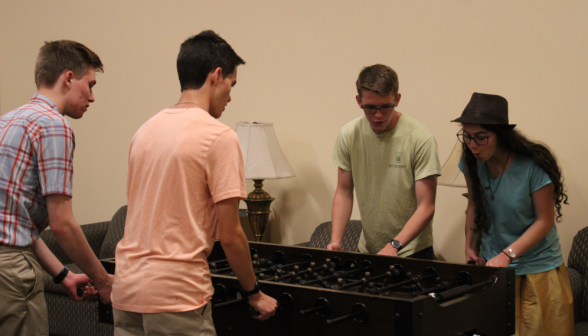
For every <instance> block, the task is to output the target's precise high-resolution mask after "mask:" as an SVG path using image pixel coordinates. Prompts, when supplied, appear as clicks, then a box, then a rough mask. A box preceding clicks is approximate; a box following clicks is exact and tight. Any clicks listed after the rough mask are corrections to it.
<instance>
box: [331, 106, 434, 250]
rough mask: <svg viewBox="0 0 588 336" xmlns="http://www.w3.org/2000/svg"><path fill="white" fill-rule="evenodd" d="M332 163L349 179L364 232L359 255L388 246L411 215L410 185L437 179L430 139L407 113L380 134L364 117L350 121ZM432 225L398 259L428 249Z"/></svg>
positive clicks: (412, 196) (412, 193) (412, 195)
mask: <svg viewBox="0 0 588 336" xmlns="http://www.w3.org/2000/svg"><path fill="white" fill-rule="evenodd" d="M331 161H333V162H334V163H335V164H337V165H338V166H339V167H340V168H341V169H344V170H347V171H350V172H351V173H352V175H353V184H354V186H355V192H356V195H357V201H358V204H359V212H360V215H361V224H362V227H363V231H362V233H361V237H360V239H359V251H360V252H362V253H370V254H375V253H378V252H379V251H380V250H381V249H382V248H384V246H385V245H386V244H388V243H390V241H391V240H392V239H394V237H396V235H397V234H398V233H399V232H400V230H402V228H403V227H404V225H405V224H406V222H407V221H408V220H409V219H410V217H411V216H412V215H413V214H414V212H415V210H416V207H417V202H416V193H415V181H417V180H420V179H423V178H425V177H427V176H431V175H440V174H441V165H440V164H439V154H438V153H437V143H436V142H435V138H433V135H432V134H431V132H429V130H428V129H427V128H426V127H425V126H423V125H422V124H421V123H420V122H418V121H416V120H415V119H413V118H411V117H409V116H407V115H406V114H403V115H402V116H401V117H400V120H399V121H398V124H396V126H395V127H394V128H393V129H392V130H391V131H389V132H387V133H385V134H381V135H377V134H376V133H374V131H373V130H372V129H371V127H370V124H369V122H368V120H367V119H366V118H365V116H362V117H360V118H357V119H355V120H353V121H351V122H350V123H348V124H347V125H345V126H344V127H343V128H342V129H341V132H340V133H339V137H338V138H337V142H336V143H335V148H334V149H333V154H332V155H331ZM432 223H433V222H432V221H431V223H429V225H427V227H426V228H425V229H424V230H423V231H422V232H421V233H420V234H419V235H418V236H417V237H416V238H415V239H414V240H413V241H411V242H410V243H408V244H407V245H406V246H405V247H404V248H403V249H402V250H400V253H399V255H400V256H409V255H411V254H413V253H416V252H419V251H421V250H423V249H425V248H427V247H429V246H432V245H433V227H432Z"/></svg>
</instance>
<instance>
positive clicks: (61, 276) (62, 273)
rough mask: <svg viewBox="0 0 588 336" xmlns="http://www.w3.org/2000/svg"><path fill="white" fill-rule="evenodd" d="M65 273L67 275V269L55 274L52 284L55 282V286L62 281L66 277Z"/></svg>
mask: <svg viewBox="0 0 588 336" xmlns="http://www.w3.org/2000/svg"><path fill="white" fill-rule="evenodd" d="M67 273H69V269H67V267H64V268H63V269H62V270H61V272H59V274H57V276H56V277H55V278H53V282H55V283H56V284H60V283H61V282H62V281H63V279H65V277H66V276H67Z"/></svg>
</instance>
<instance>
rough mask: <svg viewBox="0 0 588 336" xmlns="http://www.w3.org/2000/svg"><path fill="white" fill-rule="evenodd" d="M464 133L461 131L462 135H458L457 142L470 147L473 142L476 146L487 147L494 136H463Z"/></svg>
mask: <svg viewBox="0 0 588 336" xmlns="http://www.w3.org/2000/svg"><path fill="white" fill-rule="evenodd" d="M461 132H462V131H460V133H457V134H456V135H457V140H459V142H461V143H464V144H466V145H469V144H470V142H472V140H474V142H475V143H476V145H478V146H483V145H487V144H488V139H489V138H490V137H491V136H492V135H490V136H480V135H478V136H475V137H473V136H469V135H467V134H463V133H461Z"/></svg>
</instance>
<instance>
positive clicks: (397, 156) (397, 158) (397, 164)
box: [388, 152, 406, 168]
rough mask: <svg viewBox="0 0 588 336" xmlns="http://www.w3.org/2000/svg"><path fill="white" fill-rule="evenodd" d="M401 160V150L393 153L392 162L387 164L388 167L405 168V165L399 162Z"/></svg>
mask: <svg viewBox="0 0 588 336" xmlns="http://www.w3.org/2000/svg"><path fill="white" fill-rule="evenodd" d="M401 161H402V152H395V153H394V163H393V164H392V163H390V164H388V168H406V165H405V164H404V165H403V164H400V163H401Z"/></svg>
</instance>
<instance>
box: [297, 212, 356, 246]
mask: <svg viewBox="0 0 588 336" xmlns="http://www.w3.org/2000/svg"><path fill="white" fill-rule="evenodd" d="M331 232H332V231H331V222H324V223H322V224H320V225H319V226H317V227H316V229H315V230H314V232H313V233H312V236H310V242H306V243H300V244H296V246H305V247H313V248H322V249H326V248H327V245H329V243H330V242H331ZM360 235H361V221H359V220H352V221H349V224H348V225H347V228H346V229H345V236H343V242H342V244H341V247H342V248H343V250H344V251H350V252H357V243H358V242H359V236H360Z"/></svg>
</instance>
